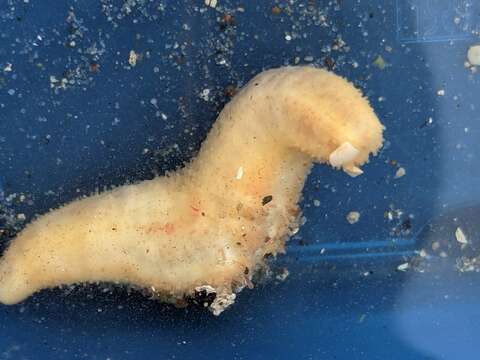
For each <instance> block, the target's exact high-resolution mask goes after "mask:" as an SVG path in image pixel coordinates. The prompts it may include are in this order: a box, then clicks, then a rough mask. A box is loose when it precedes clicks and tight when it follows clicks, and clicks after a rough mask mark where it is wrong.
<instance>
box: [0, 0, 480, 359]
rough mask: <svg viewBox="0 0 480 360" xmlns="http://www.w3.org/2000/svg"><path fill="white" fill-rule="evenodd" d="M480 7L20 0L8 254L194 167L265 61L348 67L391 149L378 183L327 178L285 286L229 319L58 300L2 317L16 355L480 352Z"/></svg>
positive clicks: (5, 79) (311, 194)
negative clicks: (32, 229) (90, 198)
mask: <svg viewBox="0 0 480 360" xmlns="http://www.w3.org/2000/svg"><path fill="white" fill-rule="evenodd" d="M225 13H228V14H231V15H232V16H233V20H232V19H231V18H229V17H225V16H224V14H225ZM479 14H480V4H479V3H478V2H477V1H474V0H462V1H453V0H441V1H440V0H439V1H422V0H408V1H407V0H406V1H402V0H398V1H396V2H395V1H393V0H388V1H384V2H381V3H380V2H375V1H371V2H367V1H364V2H359V1H353V0H343V1H339V0H337V1H307V0H305V1H294V0H292V1H289V2H284V1H278V2H273V1H258V2H254V1H249V2H236V1H230V0H229V1H226V0H218V4H217V7H216V8H212V7H208V6H206V5H205V4H204V2H203V1H200V0H198V1H185V2H182V1H158V0H128V1H111V0H101V1H98V2H97V1H86V0H78V1H71V0H70V1H54V0H43V1H33V0H23V1H20V0H17V1H15V0H6V1H3V2H2V3H1V4H0V228H1V229H2V230H4V232H3V237H2V246H5V244H6V243H7V241H8V238H9V237H10V235H12V234H13V232H14V231H15V230H18V229H19V228H21V227H22V226H23V225H22V222H21V221H19V219H18V214H25V216H26V220H27V221H28V220H29V219H31V218H32V217H33V215H34V214H38V213H43V212H45V211H47V210H48V209H49V208H52V207H56V206H59V205H60V204H63V203H65V202H67V201H69V200H72V199H74V198H76V197H78V196H80V195H84V194H89V193H91V192H92V191H95V190H97V189H103V188H104V187H106V188H108V187H110V186H112V185H119V184H124V183H126V182H127V181H139V180H142V179H148V178H152V177H153V176H155V174H162V173H164V172H165V171H167V170H173V169H175V168H176V167H178V166H181V165H182V163H183V162H184V161H186V160H188V159H189V158H191V157H192V156H194V155H195V153H196V151H197V150H198V148H199V146H200V144H201V141H202V140H203V139H204V137H205V136H206V134H207V132H208V129H209V128H210V126H211V124H212V123H213V121H214V120H215V118H216V115H217V114H218V112H219V111H220V109H221V108H222V107H223V105H224V104H225V103H226V102H227V101H228V98H229V97H228V94H226V93H228V91H226V89H227V90H228V89H230V88H229V86H233V87H237V86H241V85H242V84H244V83H245V82H246V81H248V80H249V79H250V78H251V77H252V76H253V75H254V74H256V73H258V72H260V71H262V70H263V69H267V68H271V67H277V66H281V65H287V64H297V63H300V64H304V63H314V64H316V65H318V66H328V67H334V69H333V70H334V71H335V72H336V73H338V74H341V75H344V76H346V77H347V78H349V79H351V80H352V81H353V82H354V83H355V84H356V85H357V86H358V87H360V88H362V89H363V91H364V92H365V93H366V94H367V96H368V97H369V99H370V101H371V103H372V105H373V107H374V108H375V110H376V112H377V113H378V115H379V116H380V118H381V119H382V121H383V122H384V123H385V124H386V126H387V130H386V134H385V137H386V139H387V143H386V146H385V147H384V149H383V150H382V152H381V154H380V156H379V157H377V158H375V159H374V160H373V161H372V162H371V164H369V165H367V166H366V167H365V174H364V175H363V176H361V177H359V178H356V179H351V178H348V177H347V176H346V175H345V174H342V173H340V172H335V171H333V170H331V169H329V168H326V167H322V166H317V167H315V168H314V170H313V172H312V174H311V176H310V177H309V179H308V181H307V185H306V187H305V191H304V200H303V203H302V209H303V212H304V216H305V219H306V223H305V225H304V226H303V227H302V229H301V231H300V232H299V233H298V234H297V235H295V236H294V237H293V238H292V239H291V240H290V243H289V246H288V250H287V255H286V256H282V257H280V258H278V259H277V260H276V261H274V262H273V263H272V267H273V270H274V272H276V271H278V272H281V271H282V268H283V267H284V266H286V267H288V269H289V271H290V276H289V277H288V278H287V279H286V280H285V281H283V282H282V281H277V280H271V281H269V282H267V283H265V284H263V285H259V286H258V287H257V288H255V289H254V290H251V291H250V290H248V291H244V292H243V293H242V294H241V295H240V296H239V299H238V301H237V303H236V304H235V305H234V306H233V307H232V308H230V309H229V310H228V311H226V312H225V313H224V314H222V315H221V316H220V317H214V316H212V315H211V314H209V313H207V312H205V311H203V310H202V309H195V308H190V309H187V310H185V309H175V308H173V307H171V306H168V305H163V304H160V303H158V302H156V301H152V300H149V299H146V298H144V297H143V296H142V295H141V294H139V293H136V292H128V291H127V290H126V289H122V288H116V287H112V288H110V287H107V288H105V287H93V286H90V287H81V286H79V287H75V288H73V289H71V288H68V289H56V290H48V291H43V292H41V293H39V294H37V295H35V296H34V297H32V298H30V299H28V300H27V301H26V302H24V303H22V304H19V305H15V306H10V307H7V306H1V307H0V359H8V358H11V359H77V358H78V359H83V358H85V359H112V360H114V359H115V360H116V359H138V358H142V359H190V358H192V359H193V358H194V359H212V358H215V359H402V360H405V359H467V358H468V359H472V358H476V357H478V355H477V353H478V350H477V344H478V334H479V333H480V300H479V299H480V296H479V295H480V274H479V271H480V257H479V256H480V244H479V241H480V240H479V233H480V230H479V225H478V218H479V214H480V192H479V190H478V189H479V186H480V160H479V153H480V141H479V139H480V111H479V108H480V96H479V94H480V71H479V73H474V72H473V71H472V70H471V69H468V68H466V67H465V66H464V62H465V60H466V54H467V50H468V48H469V46H471V45H473V44H475V43H480V38H479V30H480V16H479ZM131 50H133V51H134V52H135V53H137V54H139V55H140V57H139V58H138V60H137V63H136V65H135V66H132V65H131V64H129V62H128V59H129V53H130V51H131ZM379 56H380V57H381V58H379ZM376 60H377V61H376ZM383 65H385V66H383ZM63 79H65V80H63ZM205 89H208V95H206V94H207V92H205V91H204V90H205ZM442 91H443V92H444V95H442ZM399 167H403V168H404V169H405V170H406V175H405V176H403V177H402V178H399V179H395V178H394V177H395V173H396V171H397V170H398V168H399ZM21 195H23V196H24V198H23V197H22V196H21ZM350 211H359V212H360V214H361V217H360V221H359V222H358V223H356V224H354V225H350V224H349V223H348V222H347V221H346V220H345V216H346V214H347V213H348V212H350ZM458 227H461V228H462V230H463V231H464V232H465V233H466V235H467V236H468V240H469V242H470V243H469V244H468V245H467V246H466V247H462V246H461V244H460V243H458V241H456V238H455V230H456V229H457V228H458ZM422 250H423V251H422ZM476 259H478V261H477V260H476ZM475 261H477V262H475ZM472 262H473V263H472ZM405 264H408V265H405ZM399 266H400V268H399ZM399 269H400V270H399ZM403 270H405V271H403Z"/></svg>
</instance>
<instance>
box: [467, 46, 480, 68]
mask: <svg viewBox="0 0 480 360" xmlns="http://www.w3.org/2000/svg"><path fill="white" fill-rule="evenodd" d="M467 59H468V62H469V63H470V64H471V65H474V66H480V44H479V45H473V46H470V49H468V53H467Z"/></svg>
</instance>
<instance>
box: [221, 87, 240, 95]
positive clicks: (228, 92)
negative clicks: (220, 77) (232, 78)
mask: <svg viewBox="0 0 480 360" xmlns="http://www.w3.org/2000/svg"><path fill="white" fill-rule="evenodd" d="M237 91H238V90H237V88H236V87H235V85H227V87H226V88H225V91H224V93H225V96H228V97H233V96H234V95H235V94H236V93H237Z"/></svg>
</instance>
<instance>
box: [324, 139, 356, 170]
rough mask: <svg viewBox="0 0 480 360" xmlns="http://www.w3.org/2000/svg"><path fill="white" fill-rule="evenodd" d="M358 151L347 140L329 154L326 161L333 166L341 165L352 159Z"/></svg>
mask: <svg viewBox="0 0 480 360" xmlns="http://www.w3.org/2000/svg"><path fill="white" fill-rule="evenodd" d="M358 153H359V151H358V149H357V148H356V147H355V146H353V145H352V144H350V143H349V142H348V141H347V142H344V143H343V144H342V145H340V146H339V147H338V148H337V149H335V150H334V151H333V152H332V153H331V154H330V156H329V158H328V161H329V162H330V165H332V166H333V167H341V166H343V165H345V164H347V163H349V162H351V161H353V159H355V157H356V156H357V155H358Z"/></svg>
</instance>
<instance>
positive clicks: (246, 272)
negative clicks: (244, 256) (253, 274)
mask: <svg viewBox="0 0 480 360" xmlns="http://www.w3.org/2000/svg"><path fill="white" fill-rule="evenodd" d="M249 272H250V270H249V269H248V267H245V270H244V271H243V273H244V274H245V275H248V274H249Z"/></svg>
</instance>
